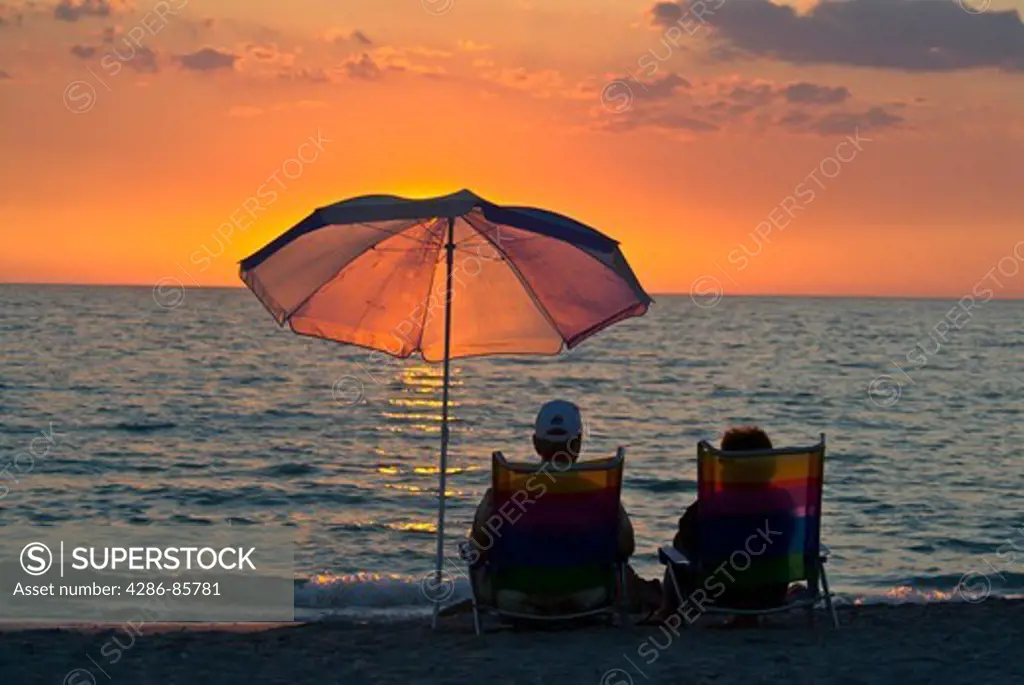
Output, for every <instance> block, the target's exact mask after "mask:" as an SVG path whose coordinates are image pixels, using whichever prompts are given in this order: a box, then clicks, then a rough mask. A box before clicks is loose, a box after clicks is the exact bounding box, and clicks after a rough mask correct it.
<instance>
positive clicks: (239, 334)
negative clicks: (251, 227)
mask: <svg viewBox="0 0 1024 685" xmlns="http://www.w3.org/2000/svg"><path fill="white" fill-rule="evenodd" d="M181 295H182V293H180V292H177V293H170V294H168V293H167V292H163V293H160V292H158V293H157V294H156V296H155V297H154V292H153V290H152V289H149V288H121V287H116V288H115V287H78V286H27V285H24V286H19V285H8V286H0V341H2V352H3V357H2V366H0V467H3V466H9V465H10V464H11V462H12V460H13V458H14V456H15V455H16V454H17V453H19V452H23V451H24V450H25V449H26V448H27V446H28V445H29V443H30V441H31V440H32V438H33V437H36V436H38V435H39V434H40V431H46V430H50V428H51V427H52V430H53V431H54V432H55V433H56V434H57V435H58V436H59V439H58V444H57V446H56V448H55V449H54V450H53V451H52V452H51V453H50V454H47V455H46V456H45V457H44V458H41V459H37V460H36V461H35V463H34V464H33V465H32V466H31V471H30V472H24V473H21V474H20V475H18V478H17V482H16V483H15V482H11V481H10V480H9V479H8V481H7V482H5V483H0V485H6V486H7V488H8V492H7V494H6V496H5V497H4V498H3V499H0V525H11V524H24V523H31V524H51V525H52V524H59V523H60V522H62V521H92V522H95V523H96V524H97V525H101V526H105V527H109V528H110V530H112V531H114V532H115V533H116V529H117V527H122V526H139V525H147V524H158V523H174V524H177V525H196V526H208V525H227V524H228V523H229V522H230V523H231V524H232V525H245V524H251V525H256V526H286V527H290V528H291V529H293V530H294V535H295V539H296V543H297V556H296V605H297V607H299V608H313V607H327V608H331V609H337V610H339V611H360V610H363V611H367V612H370V611H371V610H377V609H385V610H386V609H388V608H392V609H396V610H397V609H398V608H402V607H416V606H422V605H424V603H425V600H424V598H423V597H422V595H421V593H420V590H419V584H418V580H419V579H420V578H422V577H423V576H424V574H426V573H427V572H428V571H429V570H430V569H431V568H432V567H433V554H434V544H435V543H434V534H435V526H436V510H437V476H438V468H437V463H438V442H439V437H440V401H441V367H440V365H436V366H434V365H427V364H424V363H422V362H416V361H412V360H410V361H406V362H399V361H397V360H393V359H391V358H386V357H383V356H380V355H376V354H372V353H370V352H368V351H366V350H359V349H356V348H348V347H343V346H339V345H336V344H332V343H326V342H323V341H318V340H312V339H309V338H302V337H298V336H296V335H294V334H292V333H291V332H289V331H287V330H282V329H279V328H278V327H277V326H276V324H275V323H274V322H273V320H272V319H271V317H270V316H269V315H268V314H267V313H266V312H265V311H264V310H263V309H262V307H261V306H260V304H259V302H258V301H257V300H256V299H255V298H254V297H253V296H252V295H251V294H250V293H249V292H248V291H246V290H242V289H196V290H187V291H185V292H184V296H183V297H181ZM656 300H657V301H656V303H655V304H654V305H653V306H652V308H651V310H650V312H649V313H648V314H647V315H646V316H645V317H642V318H640V319H633V320H630V321H627V322H624V323H622V324H619V325H617V326H615V327H613V328H611V329H609V330H607V331H605V332H603V333H601V334H599V335H598V336H597V337H595V338H592V339H591V340H589V341H587V342H586V343H584V344H583V345H582V346H581V347H580V348H578V349H576V350H574V351H572V352H570V353H568V354H565V355H562V356H559V357H514V358H484V359H472V360H459V361H456V362H454V363H453V367H452V368H453V374H454V386H453V395H452V398H453V403H454V406H453V409H452V414H453V421H454V423H453V428H452V447H451V455H450V463H449V468H450V476H449V480H448V497H449V500H448V502H449V505H448V512H449V513H448V521H449V524H448V530H449V532H450V534H451V541H450V542H449V545H448V548H449V549H450V550H452V552H453V556H454V542H455V538H456V537H461V536H462V535H464V534H465V531H466V529H467V528H468V526H469V523H470V520H471V518H472V514H473V511H474V508H475V506H476V503H477V501H478V500H479V498H480V496H481V494H482V492H483V490H484V489H485V488H486V487H487V486H488V482H489V455H490V453H491V452H492V451H493V450H495V449H501V450H503V451H504V452H505V453H506V454H507V455H509V456H515V457H524V458H525V457H528V456H530V454H531V451H532V448H531V444H530V433H531V425H532V421H533V418H534V415H535V414H536V411H537V408H538V406H539V404H540V403H541V402H543V401H545V400H547V399H551V398H565V399H569V400H572V401H574V402H576V403H577V404H579V405H580V406H581V407H582V409H583V412H584V415H585V420H586V422H587V432H588V434H587V438H586V444H585V457H584V458H586V457H587V456H593V457H597V456H605V455H610V454H612V453H613V452H614V450H615V448H616V446H618V445H625V446H626V448H627V462H626V481H625V486H624V491H623V499H624V503H625V506H626V508H627V509H628V510H629V512H630V514H631V516H632V518H633V523H634V527H635V529H636V534H637V549H638V550H639V552H638V554H637V556H636V557H635V558H634V562H635V565H636V567H637V568H638V570H639V571H640V572H641V573H642V574H644V575H657V574H660V570H659V567H658V564H657V560H656V556H655V550H656V548H657V547H658V546H659V545H662V544H666V543H668V542H669V541H670V540H671V538H672V535H673V533H674V530H675V525H676V520H677V518H678V516H679V514H680V512H681V511H682V509H683V508H684V507H685V506H686V505H687V504H688V503H689V502H690V501H691V500H692V499H693V497H694V495H695V490H696V483H695V478H696V462H695V453H696V444H697V442H698V441H699V440H701V439H709V440H715V439H717V438H718V437H719V436H720V434H721V431H722V430H723V429H724V428H725V427H727V426H729V425H731V424H738V423H757V424H759V425H761V426H763V427H764V428H765V429H766V430H767V431H768V432H769V434H770V435H771V437H772V439H773V441H774V442H775V443H776V445H777V446H783V445H803V444H810V443H813V442H815V441H816V439H817V437H818V435H819V433H822V432H824V433H826V434H827V441H828V452H827V462H826V468H825V483H826V485H825V496H824V512H825V515H824V522H823V541H824V542H826V544H828V545H829V546H830V547H831V549H832V552H833V559H832V561H831V563H830V566H831V579H832V583H833V585H834V586H835V589H837V590H839V591H840V592H842V593H844V595H846V596H847V597H848V598H850V599H853V600H855V601H856V600H858V599H863V598H866V599H867V600H869V601H871V600H879V599H882V600H884V599H886V598H896V599H902V598H911V599H916V598H925V599H944V598H947V597H949V596H950V594H951V593H952V592H953V590H954V588H955V587H956V586H957V584H958V582H959V581H960V579H961V578H962V577H963V576H964V574H968V573H970V574H972V575H971V579H972V586H974V587H979V584H980V585H981V586H984V587H983V589H987V588H990V589H991V592H992V593H993V594H1018V593H1020V592H1021V591H1022V589H1024V554H1021V553H1020V552H1024V495H1022V487H1021V486H1022V477H1024V457H1022V449H1021V446H1022V444H1024V422H1022V417H1021V413H1022V408H1024V405H1022V402H1021V397H1022V395H1024V393H1022V391H1024V369H1022V362H1024V302H1017V301H990V302H987V303H983V304H980V305H976V306H975V308H974V309H973V310H972V311H971V312H970V313H969V314H970V317H969V318H967V316H966V315H961V316H960V317H959V318H956V317H955V315H954V314H955V313H954V314H949V312H950V310H951V309H952V308H953V307H955V306H956V302H955V301H939V300H879V299H825V298H820V299H816V298H753V297H751V298H745V297H735V298H730V297H727V298H724V299H722V300H720V301H718V302H717V303H715V302H713V301H709V300H703V301H701V302H700V303H699V305H700V306H699V305H698V304H695V303H694V302H693V301H691V299H690V298H689V297H685V296H682V297H676V296H662V297H658V298H656ZM172 305H173V306H172ZM944 317H945V318H946V321H947V322H948V321H953V320H955V321H956V323H957V324H958V325H959V326H960V329H959V330H956V328H955V327H953V328H952V330H951V331H950V332H949V333H941V332H942V330H943V326H942V325H941V324H940V322H941V321H942V320H943V319H944ZM454 325H456V326H457V325H458V322H457V321H456V322H454ZM937 325H938V328H936V326H937ZM937 331H938V332H937ZM940 333H941V334H940ZM943 338H944V339H943ZM24 466H25V465H24V463H23V464H22V471H26V469H25V468H24ZM0 470H2V469H0ZM2 491H3V489H2V488H0V492H2ZM1014 547H1015V548H1016V549H1017V550H1020V552H1017V553H1016V555H1017V556H1020V557H1021V558H1020V559H1019V560H1018V559H1015V558H1014V552H1013V551H1012V550H1013V548H1014ZM459 591H460V592H463V593H464V592H465V587H464V584H463V583H462V582H461V581H460V586H459Z"/></svg>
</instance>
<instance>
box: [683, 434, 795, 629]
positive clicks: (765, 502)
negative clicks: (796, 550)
mask: <svg viewBox="0 0 1024 685" xmlns="http://www.w3.org/2000/svg"><path fill="white" fill-rule="evenodd" d="M770 449H772V443H771V440H770V439H769V438H768V435H767V434H766V433H765V432H764V431H763V430H761V429H760V428H757V427H745V428H733V429H730V430H728V431H726V433H725V435H723V436H722V442H721V450H722V451H723V452H747V451H754V450H770ZM722 468H723V477H722V481H723V483H724V485H723V489H721V490H719V491H718V492H717V494H716V497H718V498H722V499H723V500H724V502H721V504H723V505H724V507H725V508H726V509H730V508H732V502H731V501H735V502H739V501H740V500H741V499H743V498H745V497H748V496H750V495H749V493H748V492H747V491H745V490H744V489H743V488H742V487H736V486H734V485H733V486H731V487H730V483H731V482H732V481H734V480H735V479H734V478H732V477H731V474H732V473H733V472H732V471H731V469H742V470H743V472H744V475H745V479H746V480H752V481H757V482H764V481H769V480H770V479H771V477H772V475H773V473H774V464H773V463H772V462H771V461H768V460H753V461H748V462H743V461H742V460H724V461H723V462H722ZM756 498H757V501H758V503H759V507H761V508H763V511H765V512H773V514H772V520H773V521H774V523H773V524H772V527H771V530H772V531H773V533H772V534H771V536H770V537H772V538H773V539H772V544H779V543H778V538H775V537H774V535H775V534H776V533H777V534H778V536H779V537H780V538H782V539H783V540H788V539H789V537H790V535H792V533H793V518H792V517H793V505H794V503H793V498H792V497H791V496H790V494H789V493H788V492H786V491H785V490H783V489H780V488H775V487H769V488H766V489H760V490H758V492H757V494H756ZM699 511H700V500H699V499H698V500H697V501H695V502H694V503H693V504H691V505H690V506H689V507H688V508H687V509H686V512H685V513H684V514H683V516H682V517H681V518H680V519H679V530H678V532H677V533H676V536H675V539H674V540H673V546H674V547H675V548H676V549H678V550H680V551H682V552H684V553H685V554H686V555H687V556H688V557H689V558H690V559H694V560H697V559H701V560H703V559H704V558H705V557H706V556H707V555H705V557H702V556H701V541H700V535H699V521H698V519H699ZM766 520H767V519H763V517H761V516H759V515H757V516H751V518H750V528H751V530H750V534H756V531H757V529H758V528H760V527H763V522H764V521H766ZM744 537H745V536H744ZM718 542H719V543H721V542H722V541H718ZM729 544H733V541H729V542H728V543H726V546H727V547H728V546H729ZM735 546H736V547H737V549H738V550H739V551H744V540H743V539H740V540H738V541H735ZM730 549H732V548H731V547H730ZM760 553H764V552H763V551H762V552H760ZM722 556H725V557H728V555H722ZM719 561H722V560H721V559H720V560H719ZM744 563H747V562H746V561H744ZM711 566H712V570H713V568H714V567H716V566H717V564H711ZM728 570H729V568H728V565H726V571H728ZM741 573H742V571H741V570H736V569H734V570H733V573H732V575H733V576H739V575H740V574H741ZM719 580H720V581H721V582H723V583H724V584H725V586H726V587H725V590H724V591H723V592H722V593H721V595H720V596H719V597H718V598H717V599H715V604H716V605H719V606H724V607H732V608H746V609H760V608H767V607H773V606H779V605H781V604H782V603H784V602H785V599H786V594H787V591H788V589H789V584H788V583H768V584H763V585H759V586H757V587H756V589H754V588H751V589H746V588H744V587H743V583H742V579H741V580H739V581H735V580H734V581H730V580H729V576H728V575H726V574H724V573H723V574H722V576H721V577H720V578H719ZM690 582H691V583H696V582H699V579H695V578H694V579H690Z"/></svg>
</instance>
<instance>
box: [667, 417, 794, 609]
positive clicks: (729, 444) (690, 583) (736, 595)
mask: <svg viewBox="0 0 1024 685" xmlns="http://www.w3.org/2000/svg"><path fill="white" fill-rule="evenodd" d="M719 449H721V450H722V451H723V452H752V451H758V450H770V449H773V446H772V441H771V439H770V438H769V437H768V434H767V433H765V432H764V431H763V430H762V429H760V428H758V427H757V426H741V427H737V428H730V429H728V430H726V431H725V433H724V434H723V435H722V441H721V445H720V447H719ZM747 468H751V465H747ZM769 468H770V467H769ZM760 475H761V476H762V477H764V478H765V479H767V478H770V477H771V475H772V474H771V473H766V474H760ZM780 496H782V497H786V498H787V499H789V496H788V495H787V494H786V493H784V492H781V491H780ZM699 511H700V500H699V499H698V500H694V502H693V503H691V504H690V506H688V507H687V508H686V511H685V512H683V515H682V516H681V517H680V518H679V527H678V530H677V531H676V534H675V537H674V538H673V539H672V546H673V547H675V548H676V549H678V550H679V551H680V552H682V553H683V554H685V555H686V557H687V558H688V559H691V560H696V559H698V558H699V555H700V538H699V536H698V525H697V518H698V515H699V514H698V512H699ZM670 573H672V569H671V568H669V569H667V570H666V571H665V580H664V581H663V585H664V587H665V588H666V589H667V588H668V587H670V584H671V583H672V578H671V577H670V576H669V574H670ZM676 579H677V580H678V581H679V582H680V586H681V587H682V589H683V594H685V595H689V594H690V592H691V591H692V590H693V589H694V588H695V587H696V585H697V582H698V579H697V578H696V577H694V576H693V574H692V573H691V574H678V575H677V577H676ZM787 591H788V584H787V585H780V586H778V587H771V586H769V587H764V588H761V589H760V590H759V592H758V593H757V595H756V596H750V595H749V594H747V593H743V592H741V591H737V590H736V589H727V590H726V591H725V592H724V593H723V595H722V596H721V597H720V598H718V600H716V603H718V604H721V605H723V606H731V607H733V608H763V607H767V606H777V605H779V604H781V603H782V602H784V601H785V599H786V593H787ZM678 609H679V599H678V597H677V596H676V595H675V593H674V592H668V591H666V592H663V593H662V603H661V608H660V609H659V610H658V613H657V614H656V616H655V618H656V620H664V619H665V618H667V617H668V616H669V615H671V614H672V613H674V612H675V611H677V610H678ZM734 624H735V625H756V624H757V619H756V618H754V619H753V620H743V619H738V620H737V621H735V622H734Z"/></svg>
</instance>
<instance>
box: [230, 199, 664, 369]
mask: <svg viewBox="0 0 1024 685" xmlns="http://www.w3.org/2000/svg"><path fill="white" fill-rule="evenodd" d="M449 219H453V221H452V226H451V228H452V236H451V238H452V243H453V244H454V246H455V249H454V255H453V261H454V263H453V268H452V282H451V286H452V298H451V309H452V317H451V318H452V323H453V326H452V329H451V339H450V358H453V359H454V358H458V357H466V356H472V355H483V354H508V353H524V354H556V353H558V352H559V351H560V350H561V349H563V347H565V348H571V347H573V346H575V345H577V344H578V343H580V342H581V341H582V340H584V339H585V338H586V337H588V336H590V335H592V334H594V333H596V332H597V331H599V330H601V329H602V328H604V327H606V326H608V325H610V324H612V323H614V322H616V321H619V320H621V319H625V318H628V317H630V316H639V315H641V314H643V313H644V312H645V311H646V310H647V307H648V305H649V304H650V302H651V298H650V297H648V296H647V294H646V293H645V292H644V291H643V289H642V288H641V287H640V284H639V283H638V282H637V279H636V277H635V276H634V275H633V272H632V271H631V270H630V268H629V265H628V264H627V263H626V260H625V258H624V257H623V256H622V253H621V251H620V250H619V248H618V243H617V242H616V241H614V240H612V239H610V238H608V237H606V236H604V235H603V234H601V233H599V232H597V231H595V230H594V229H592V228H589V227H587V226H585V225H583V224H581V223H579V222H576V221H573V220H572V219H569V218H567V217H564V216H561V215H559V214H554V213H552V212H546V211H542V210H539V209H529V208H522V207H499V206H497V205H494V204H491V203H490V202H487V201H485V200H483V199H481V198H479V197H477V196H476V195H474V194H473V193H471V192H469V191H466V190H463V191H461V192H458V193H454V194H452V195H447V196H443V197H438V198H432V199H425V200H408V199H403V198H399V197H393V196H388V195H371V196H365V197H358V198H354V199H351V200H346V201H344V202H339V203H337V204H334V205H331V206H329V207H323V208H321V209H318V210H316V211H315V212H313V213H312V214H311V215H310V216H308V217H307V218H306V219H304V220H303V221H301V222H300V223H299V224H298V225H296V226H295V227H294V228H292V229H291V230H289V231H287V232H286V233H284V234H282V235H281V236H280V237H278V238H277V239H276V240H274V241H272V242H271V243H269V244H268V245H266V246H265V247H264V248H263V249H261V250H259V251H258V252H256V253H255V254H253V255H252V256H250V257H248V258H246V259H245V260H243V261H242V263H241V275H242V280H243V281H245V283H246V284H247V285H248V286H249V287H250V288H251V289H252V291H253V292H254V293H255V294H256V296H257V297H258V298H259V299H260V300H261V301H262V302H263V304H264V305H265V306H266V307H267V309H268V310H270V312H271V313H272V314H273V315H274V318H276V319H277V322H278V323H279V324H282V325H283V324H285V323H287V324H288V325H289V326H290V327H291V328H292V330H293V331H295V332H296V333H300V334H302V335H310V336H315V337H320V338H327V339H330V340H336V341H339V342H344V343H350V344H354V345H360V346H363V347H370V348H374V349H378V350H383V351H385V352H387V353H389V354H392V355H395V356H397V357H402V358H405V357H408V356H410V355H412V354H415V353H417V352H419V353H421V354H422V355H423V358H424V359H426V360H427V361H441V360H443V359H444V323H445V321H444V316H443V313H444V305H445V288H446V284H447V277H446V263H445V259H444V253H445V245H446V242H447V238H448V229H449V225H448V224H449Z"/></svg>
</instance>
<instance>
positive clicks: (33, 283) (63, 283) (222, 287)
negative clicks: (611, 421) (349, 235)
mask: <svg viewBox="0 0 1024 685" xmlns="http://www.w3.org/2000/svg"><path fill="white" fill-rule="evenodd" d="M157 285H159V283H153V284H149V283H76V282H71V281H0V287H3V286H42V287H54V286H65V287H74V288H150V289H152V288H155V287H156V286H157ZM181 287H182V288H183V289H185V290H204V289H206V290H248V288H247V287H246V286H245V285H244V284H239V285H185V284H183V283H182V284H181ZM648 294H649V295H650V296H651V297H652V298H655V300H656V298H658V297H691V298H692V297H693V295H692V293H689V292H685V291H663V292H651V293H648ZM719 297H720V298H726V297H756V298H764V299H770V298H792V299H800V298H804V299H810V298H814V299H828V300H939V301H941V300H952V301H956V300H959V299H961V298H962V297H964V295H962V294H961V295H959V296H957V295H900V294H886V295H866V294H856V293H854V294H847V293H843V294H828V293H742V292H737V293H722V294H721V295H720V296H719ZM709 299H714V298H713V297H708V296H701V300H702V301H704V300H709ZM989 299H990V300H998V301H1000V302H1022V301H1024V297H992V298H989ZM655 304H657V301H655Z"/></svg>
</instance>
